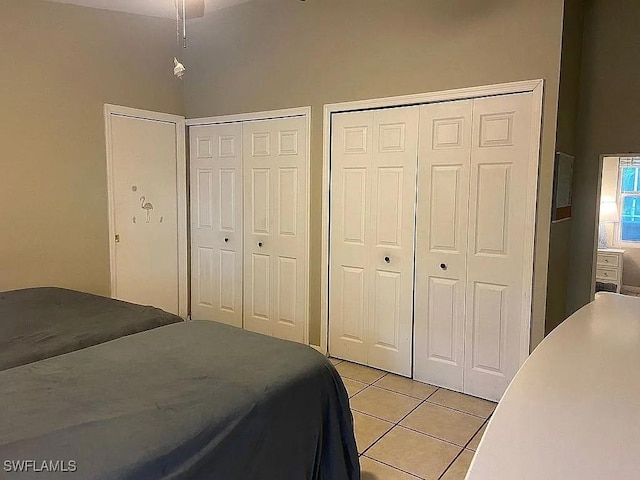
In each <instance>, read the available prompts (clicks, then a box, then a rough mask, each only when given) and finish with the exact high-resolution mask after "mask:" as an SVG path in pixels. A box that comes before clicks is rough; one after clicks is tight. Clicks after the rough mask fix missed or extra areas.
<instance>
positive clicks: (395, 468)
mask: <svg viewBox="0 0 640 480" xmlns="http://www.w3.org/2000/svg"><path fill="white" fill-rule="evenodd" d="M359 456H360V457H366V458H368V459H369V460H373V461H374V462H378V463H381V464H382V465H386V466H387V467H390V468H393V469H394V470H398V471H399V472H402V473H406V474H407V475H410V476H412V477H414V478H419V479H420V480H425V478H424V477H421V476H419V475H416V474H415V473H411V472H407V471H406V470H403V469H401V468H398V467H394V466H393V465H389V464H388V463H386V462H383V461H381V460H377V459H375V458H373V457H368V456H367V455H365V454H364V453H363V454H361V455H359Z"/></svg>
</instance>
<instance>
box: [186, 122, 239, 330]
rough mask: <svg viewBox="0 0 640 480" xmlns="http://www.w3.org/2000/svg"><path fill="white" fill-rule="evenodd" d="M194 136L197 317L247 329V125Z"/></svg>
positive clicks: (195, 131) (207, 129) (201, 130)
mask: <svg viewBox="0 0 640 480" xmlns="http://www.w3.org/2000/svg"><path fill="white" fill-rule="evenodd" d="M189 136H190V142H191V149H190V151H191V157H190V164H191V168H190V170H191V202H190V203H191V246H192V247H191V248H192V255H191V258H192V262H191V316H192V318H194V319H199V320H216V321H219V322H223V323H227V324H229V325H234V326H236V327H242V241H243V233H242V226H243V222H242V124H240V123H232V124H224V125H206V126H197V127H190V130H189Z"/></svg>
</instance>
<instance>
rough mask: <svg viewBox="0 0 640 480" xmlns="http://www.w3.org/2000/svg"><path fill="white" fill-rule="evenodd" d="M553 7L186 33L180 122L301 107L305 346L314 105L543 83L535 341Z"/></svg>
mask: <svg viewBox="0 0 640 480" xmlns="http://www.w3.org/2000/svg"><path fill="white" fill-rule="evenodd" d="M562 7H563V1H562V0H540V1H535V2H513V1H511V0H487V1H484V2H478V1H477V0H455V1H454V0H433V1H425V0H403V1H402V2H399V1H390V0H386V1H385V0H350V1H344V0H322V1H310V2H297V1H290V0H255V1H253V2H250V3H246V4H243V5H240V6H236V7H232V8H228V9H225V10H222V11H220V12H219V13H215V14H212V15H208V16H207V17H205V18H204V19H201V20H196V21H193V22H191V23H190V25H189V37H190V45H191V46H194V45H195V47H194V48H191V49H188V52H187V62H186V63H187V68H188V69H189V73H188V75H187V77H186V80H185V108H186V113H187V116H188V117H189V118H194V117H202V116H211V115H223V114H232V113H242V112H252V111H259V110H268V109H278V108H286V107H294V106H306V105H311V107H312V110H313V113H312V132H311V134H312V140H311V148H312V152H311V156H312V158H311V183H312V188H311V198H312V205H311V214H312V223H311V282H310V283H311V291H310V299H311V304H310V322H311V325H310V327H311V328H310V339H311V341H312V342H313V343H316V344H317V343H318V342H319V324H320V271H321V268H323V266H322V265H321V264H320V249H321V241H322V239H321V185H322V108H323V105H324V104H326V103H332V102H341V101H349V100H358V99H367V98H376V97H386V96H392V95H402V94H409V93H418V92H429V91H438V90H445V89H451V88H460V87H468V86H474V85H486V84H493V83H501V82H510V81H517V80H528V79H537V78H543V79H545V81H546V84H545V104H544V125H543V134H542V136H543V142H542V163H541V166H540V188H539V199H538V209H539V215H538V225H537V227H538V233H537V237H536V245H537V247H536V258H535V267H534V268H535V288H534V326H533V328H534V331H533V335H532V337H533V340H534V344H536V343H537V342H538V341H539V340H540V339H541V338H542V335H543V329H544V315H545V297H546V284H547V260H548V258H547V256H548V245H549V222H550V204H551V181H552V173H553V152H554V145H555V131H556V111H557V100H558V78H559V66H560V45H561V27H562Z"/></svg>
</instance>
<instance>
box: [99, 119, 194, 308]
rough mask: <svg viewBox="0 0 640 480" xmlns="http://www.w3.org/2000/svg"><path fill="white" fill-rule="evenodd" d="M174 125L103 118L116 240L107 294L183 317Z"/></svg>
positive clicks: (178, 176)
mask: <svg viewBox="0 0 640 480" xmlns="http://www.w3.org/2000/svg"><path fill="white" fill-rule="evenodd" d="M136 113H137V112H136ZM140 115H145V112H143V111H140ZM176 118H177V117H176ZM179 125H180V124H179V123H170V122H169V121H164V120H159V119H158V120H156V119H152V118H138V117H132V116H131V117H130V116H125V115H118V114H113V113H111V114H108V115H107V128H108V141H109V146H108V149H109V160H110V164H109V166H110V177H109V182H110V188H111V192H110V193H111V201H112V204H111V205H112V210H111V211H110V212H111V213H112V215H113V217H112V218H113V231H112V232H113V234H114V237H115V244H114V246H115V251H113V254H115V258H112V268H113V270H112V272H111V273H112V292H111V293H112V295H113V297H114V298H117V299H119V300H124V301H127V302H132V303H139V304H141V305H153V306H155V307H158V308H161V309H163V310H166V311H167V312H171V313H174V314H176V315H178V314H180V315H185V316H186V308H184V311H183V302H184V304H185V305H184V306H185V307H186V301H184V300H186V299H181V294H182V292H183V290H182V287H181V285H182V281H181V280H182V279H181V274H182V268H184V267H186V265H182V266H181V260H182V259H181V255H180V251H181V247H182V245H181V240H182V239H181V237H180V233H181V226H180V211H181V208H180V202H179V199H180V200H182V199H183V197H181V196H180V195H181V194H180V192H179V189H180V186H181V185H182V182H180V181H179V178H180V170H181V166H180V164H179V160H178V159H179V157H178V156H177V152H178V145H179V142H178V140H177V128H181V126H179ZM180 146H181V145H180ZM185 247H186V245H185ZM185 270H186V269H185ZM185 273H186V272H185ZM184 280H186V276H185V278H184Z"/></svg>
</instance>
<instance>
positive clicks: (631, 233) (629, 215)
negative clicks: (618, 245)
mask: <svg viewBox="0 0 640 480" xmlns="http://www.w3.org/2000/svg"><path fill="white" fill-rule="evenodd" d="M620 228H621V229H622V230H621V232H620V237H621V238H622V241H624V242H640V195H638V196H636V195H633V196H627V197H624V198H623V199H622V215H621V217H620Z"/></svg>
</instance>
